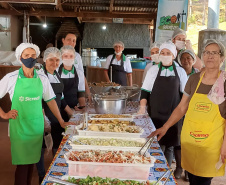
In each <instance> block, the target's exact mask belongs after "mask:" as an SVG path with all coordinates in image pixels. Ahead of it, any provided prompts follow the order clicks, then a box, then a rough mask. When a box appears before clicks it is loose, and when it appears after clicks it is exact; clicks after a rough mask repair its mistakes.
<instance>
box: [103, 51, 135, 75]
mask: <svg viewBox="0 0 226 185" xmlns="http://www.w3.org/2000/svg"><path fill="white" fill-rule="evenodd" d="M112 57H113V55H109V56H108V57H107V59H106V64H105V66H104V68H105V69H109V66H110V63H111V59H112ZM112 64H115V65H119V66H120V65H121V59H120V60H117V59H116V57H115V58H114V59H113V61H112ZM123 67H124V70H125V72H127V73H132V67H131V63H130V60H129V58H127V57H125V60H124V61H123Z"/></svg>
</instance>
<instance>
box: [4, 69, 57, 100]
mask: <svg viewBox="0 0 226 185" xmlns="http://www.w3.org/2000/svg"><path fill="white" fill-rule="evenodd" d="M17 78H26V77H25V76H24V73H23V70H22V68H20V69H19V70H16V71H14V72H11V73H8V74H7V75H5V76H4V77H3V78H2V79H1V81H0V87H1V88H0V98H3V97H4V96H5V95H6V93H9V96H10V99H11V101H12V98H13V94H14V89H15V85H16V81H17ZM33 78H40V80H41V82H42V85H43V93H42V97H43V100H44V101H45V102H48V101H50V100H52V99H54V98H55V97H56V96H55V94H54V92H53V89H52V86H51V84H50V82H49V79H48V77H47V76H46V75H45V74H44V73H43V72H42V71H36V69H34V77H33Z"/></svg>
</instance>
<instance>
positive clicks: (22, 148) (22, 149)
mask: <svg viewBox="0 0 226 185" xmlns="http://www.w3.org/2000/svg"><path fill="white" fill-rule="evenodd" d="M20 70H22V68H21V69H20ZM42 93H43V85H42V82H41V80H40V78H38V77H37V74H36V71H35V70H34V78H26V77H24V78H20V75H18V78H17V82H16V85H15V90H14V95H13V98H12V107H11V110H12V109H15V110H17V111H18V117H17V118H16V119H14V120H13V119H10V120H9V124H10V141H11V155H12V164H13V165H23V164H34V163H37V162H38V161H39V160H40V157H41V148H42V140H43V133H44V118H43V113H42Z"/></svg>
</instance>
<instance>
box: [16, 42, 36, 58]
mask: <svg viewBox="0 0 226 185" xmlns="http://www.w3.org/2000/svg"><path fill="white" fill-rule="evenodd" d="M27 48H32V49H34V50H35V52H36V57H37V58H38V56H39V55H40V49H39V47H38V46H37V45H35V44H32V43H21V44H20V45H19V46H17V48H16V51H15V55H16V58H17V60H18V61H19V62H21V61H20V57H21V54H22V53H23V51H24V50H25V49H27Z"/></svg>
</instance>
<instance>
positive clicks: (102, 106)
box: [93, 92, 128, 114]
mask: <svg viewBox="0 0 226 185" xmlns="http://www.w3.org/2000/svg"><path fill="white" fill-rule="evenodd" d="M127 97H128V95H127V93H126V92H123V93H116V92H112V93H109V92H108V93H102V94H95V95H94V96H93V100H94V108H95V111H96V113H98V114H123V113H125V111H126V102H127Z"/></svg>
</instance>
